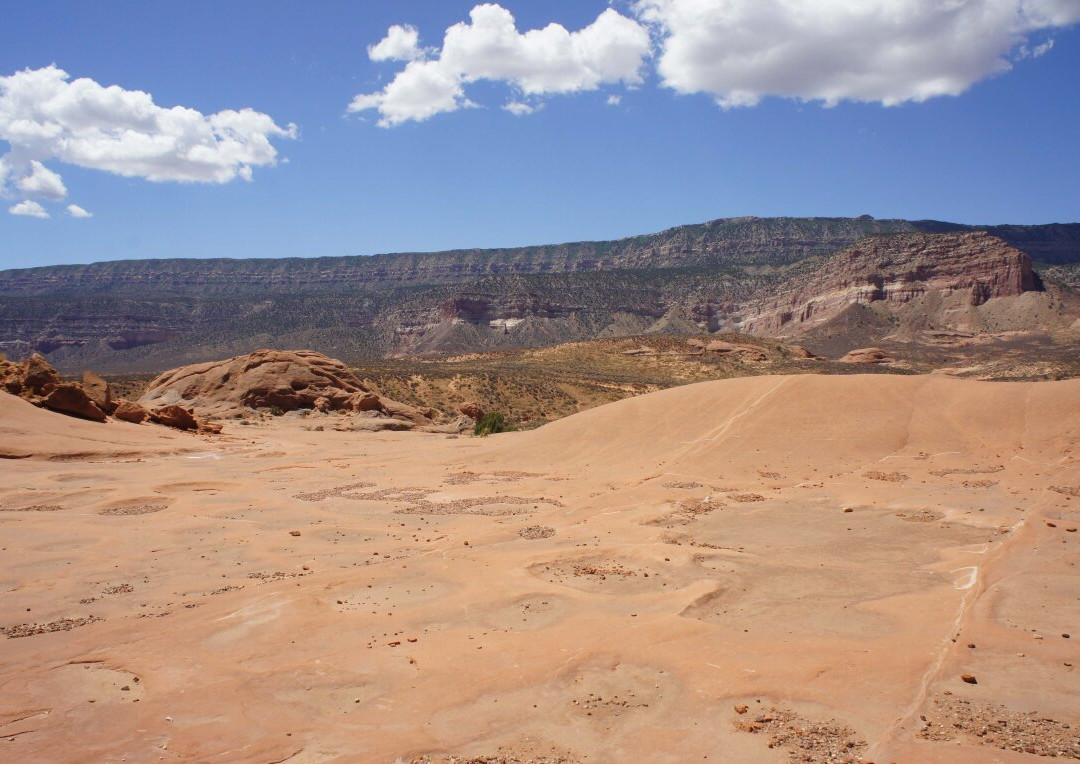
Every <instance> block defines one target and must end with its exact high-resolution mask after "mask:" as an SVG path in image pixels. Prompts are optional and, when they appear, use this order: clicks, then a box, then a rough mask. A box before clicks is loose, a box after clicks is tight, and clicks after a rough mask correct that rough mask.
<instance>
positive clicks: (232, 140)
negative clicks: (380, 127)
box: [0, 66, 297, 214]
mask: <svg viewBox="0 0 1080 764" xmlns="http://www.w3.org/2000/svg"><path fill="white" fill-rule="evenodd" d="M296 134H297V128H296V126H295V125H292V124H290V125H288V126H286V127H280V126H279V125H277V124H276V123H275V122H274V120H273V119H272V118H271V117H269V116H268V115H266V114H262V113H260V112H257V111H254V110H253V109H240V110H232V109H228V110H225V111H220V112H217V113H216V114H202V113H201V112H199V111H196V110H195V109H190V108H186V107H183V106H174V107H171V108H163V107H161V106H158V105H157V104H155V103H154V100H153V98H152V97H151V96H150V94H149V93H144V92H142V91H139V90H124V89H123V88H121V87H118V86H116V85H112V86H109V87H104V86H102V85H99V84H98V83H97V82H95V81H94V80H91V79H86V78H80V79H75V80H71V79H70V77H69V76H68V74H67V72H65V71H63V70H62V69H59V68H57V67H56V66H48V67H45V68H43V69H26V70H23V71H21V72H16V73H15V74H13V75H11V76H8V77H0V139H2V140H5V141H7V142H8V143H9V144H10V145H11V150H10V151H9V153H8V154H6V155H4V156H3V157H0V192H4V193H7V194H8V195H11V194H12V193H14V192H15V191H18V192H21V193H23V194H26V195H28V196H37V197H40V198H44V199H51V200H58V199H62V198H64V196H66V194H67V189H66V188H65V187H64V183H63V181H62V180H61V179H60V176H59V175H57V174H56V172H54V171H53V170H50V169H49V168H47V167H45V165H44V164H43V163H44V162H48V161H50V160H56V161H60V162H66V163H68V164H73V165H77V166H79V167H86V168H90V169H95V170H104V171H106V172H110V173H114V174H116V175H122V176H124V177H136V178H144V179H146V180H150V181H179V182H198V183H227V182H229V181H231V180H233V179H235V178H243V179H245V180H250V179H251V170H252V168H253V167H260V166H272V165H274V164H276V162H277V150H276V149H275V148H274V146H273V144H272V143H271V139H274V138H294V137H296ZM24 205H25V203H24ZM21 206H23V205H16V207H21ZM26 209H29V208H26ZM16 214H31V213H16Z"/></svg>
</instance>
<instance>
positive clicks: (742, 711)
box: [735, 705, 750, 715]
mask: <svg viewBox="0 0 1080 764" xmlns="http://www.w3.org/2000/svg"><path fill="white" fill-rule="evenodd" d="M749 710H750V707H749V706H743V705H739V706H735V713H737V714H740V715H741V714H745V713H746V712H747V711H749Z"/></svg>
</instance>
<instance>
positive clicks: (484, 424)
mask: <svg viewBox="0 0 1080 764" xmlns="http://www.w3.org/2000/svg"><path fill="white" fill-rule="evenodd" d="M516 429H517V426H516V425H515V424H514V423H513V422H511V421H509V420H508V419H507V418H506V417H505V416H503V415H502V412H500V411H490V412H488V413H487V414H484V415H483V416H482V417H480V421H479V422H477V423H476V427H474V428H473V435H479V436H480V437H484V436H485V435H494V434H495V433H499V432H513V431H514V430H516Z"/></svg>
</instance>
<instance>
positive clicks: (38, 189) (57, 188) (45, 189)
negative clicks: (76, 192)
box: [15, 159, 67, 201]
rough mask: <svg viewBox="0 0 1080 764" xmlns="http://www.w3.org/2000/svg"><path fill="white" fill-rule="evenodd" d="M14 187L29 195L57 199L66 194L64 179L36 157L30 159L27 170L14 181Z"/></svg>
mask: <svg viewBox="0 0 1080 764" xmlns="http://www.w3.org/2000/svg"><path fill="white" fill-rule="evenodd" d="M15 187H16V188H18V189H19V190H20V191H22V192H23V193H24V194H27V195H29V196H39V197H42V198H45V199H51V200H53V201H59V200H60V199H63V198H64V197H65V196H67V188H66V187H65V186H64V181H63V180H62V179H61V178H60V176H59V175H57V174H56V173H55V172H53V171H52V170H50V169H49V168H48V167H46V166H45V165H43V164H42V163H41V162H39V161H37V160H36V159H32V160H30V169H29V172H28V173H27V174H26V175H24V176H23V177H21V178H19V180H17V181H16V182H15Z"/></svg>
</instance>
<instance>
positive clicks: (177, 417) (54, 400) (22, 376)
mask: <svg viewBox="0 0 1080 764" xmlns="http://www.w3.org/2000/svg"><path fill="white" fill-rule="evenodd" d="M0 388H2V389H4V390H6V391H7V392H8V393H11V394H12V395H17V396H19V397H20V398H23V399H25V400H27V401H29V402H30V403H32V404H34V405H35V406H39V407H41V408H43V409H48V410H49V411H55V412H57V413H59V414H67V415H68V416H73V417H78V418H80V419H88V420H90V421H92V422H105V421H107V420H108V418H109V414H113V413H115V415H116V418H117V419H119V420H121V421H124V422H133V423H135V424H140V423H142V422H144V421H147V420H150V421H152V422H154V423H156V424H162V425H165V426H167V427H174V428H176V429H180V430H198V431H199V432H207V433H218V432H221V425H218V424H213V423H210V422H205V421H203V420H201V419H199V418H198V417H196V416H195V415H194V413H193V412H192V411H191V410H190V409H186V408H184V407H183V406H178V405H165V406H162V407H160V408H158V409H156V410H154V411H153V412H149V411H147V410H146V409H144V408H143V407H142V406H139V405H138V404H135V403H132V402H130V401H126V400H119V401H115V402H114V401H113V399H112V390H111V389H110V388H109V383H108V382H106V381H105V380H104V379H102V378H101V377H100V376H98V375H97V374H95V373H94V372H92V371H87V372H84V373H83V378H82V382H81V383H80V382H65V381H64V380H63V379H62V378H61V377H60V374H59V373H57V371H56V369H54V368H53V367H52V366H50V365H49V362H48V361H46V360H45V359H44V358H43V357H42V356H40V355H38V354H37V353H35V354H33V355H32V356H30V358H27V359H26V360H25V361H22V362H18V363H13V362H11V361H7V360H5V359H4V358H3V357H2V356H0Z"/></svg>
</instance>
